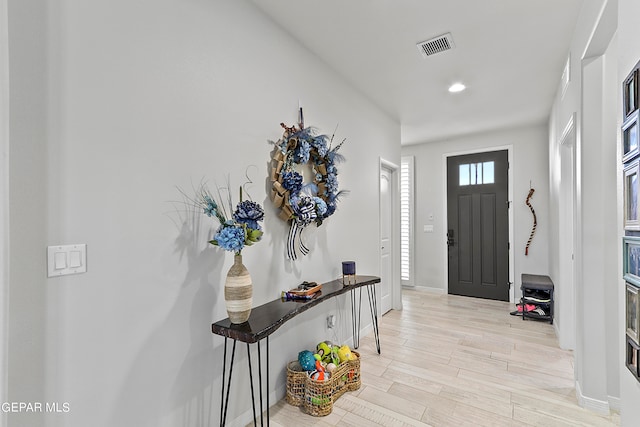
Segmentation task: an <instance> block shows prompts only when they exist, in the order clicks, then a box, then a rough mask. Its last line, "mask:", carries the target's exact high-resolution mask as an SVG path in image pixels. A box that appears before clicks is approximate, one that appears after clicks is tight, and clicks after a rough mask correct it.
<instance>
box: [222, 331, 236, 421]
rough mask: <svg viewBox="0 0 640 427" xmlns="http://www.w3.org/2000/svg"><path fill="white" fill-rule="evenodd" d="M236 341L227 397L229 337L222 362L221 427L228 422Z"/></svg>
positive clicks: (225, 343)
mask: <svg viewBox="0 0 640 427" xmlns="http://www.w3.org/2000/svg"><path fill="white" fill-rule="evenodd" d="M236 342H237V341H236V340H233V350H232V351H231V361H230V363H229V379H228V382H227V394H226V396H225V391H224V382H225V376H226V373H227V337H225V338H224V360H223V362H222V395H221V397H222V399H221V402H220V426H221V427H222V426H224V425H225V423H226V422H227V409H228V408H229V390H231V376H232V375H233V360H234V359H235V356H236Z"/></svg>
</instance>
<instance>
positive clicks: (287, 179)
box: [282, 171, 302, 194]
mask: <svg viewBox="0 0 640 427" xmlns="http://www.w3.org/2000/svg"><path fill="white" fill-rule="evenodd" d="M282 186H283V187H284V188H285V189H286V190H289V192H290V193H292V194H297V193H299V192H300V190H301V189H302V175H300V174H299V173H298V172H295V171H293V172H292V171H287V172H285V173H283V174H282Z"/></svg>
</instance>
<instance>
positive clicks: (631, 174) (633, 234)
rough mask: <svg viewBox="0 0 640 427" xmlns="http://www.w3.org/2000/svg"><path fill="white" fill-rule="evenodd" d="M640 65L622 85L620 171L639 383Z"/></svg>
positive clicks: (629, 345)
mask: <svg viewBox="0 0 640 427" xmlns="http://www.w3.org/2000/svg"><path fill="white" fill-rule="evenodd" d="M639 78H640V62H638V63H637V64H636V65H635V66H634V67H633V69H632V70H631V72H630V73H629V74H628V75H627V77H626V78H625V79H624V81H623V82H622V127H621V138H620V139H621V141H620V142H621V145H622V147H621V148H622V166H623V167H622V169H623V183H624V184H623V193H624V194H623V198H624V214H623V215H624V218H623V219H624V234H625V236H624V237H623V240H622V251H623V263H622V264H623V265H622V277H623V278H624V280H625V281H624V283H625V331H624V334H625V336H626V354H625V365H626V366H627V369H629V371H630V372H631V373H632V374H633V376H634V377H635V378H636V380H637V381H638V382H640V110H639V109H638V103H639V102H640V97H639V94H640V88H639V87H638V83H639V81H638V80H639Z"/></svg>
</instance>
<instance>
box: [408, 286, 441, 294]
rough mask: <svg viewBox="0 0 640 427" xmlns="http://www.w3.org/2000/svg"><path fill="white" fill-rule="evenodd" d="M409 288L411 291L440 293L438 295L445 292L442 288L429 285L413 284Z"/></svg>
mask: <svg viewBox="0 0 640 427" xmlns="http://www.w3.org/2000/svg"><path fill="white" fill-rule="evenodd" d="M409 289H411V290H413V291H423V292H430V293H432V294H440V295H443V294H444V293H445V292H444V289H442V288H432V287H430V286H413V287H411V288H409Z"/></svg>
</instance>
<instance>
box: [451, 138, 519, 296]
mask: <svg viewBox="0 0 640 427" xmlns="http://www.w3.org/2000/svg"><path fill="white" fill-rule="evenodd" d="M504 150H506V151H507V158H508V161H509V168H508V181H507V182H508V184H507V185H508V186H509V188H508V189H507V199H508V200H509V202H510V203H509V242H510V243H511V245H510V248H509V282H510V283H511V285H510V286H509V302H512V303H513V302H514V301H515V286H514V284H515V279H514V277H515V276H514V274H515V272H514V269H515V261H514V251H513V171H512V168H511V165H512V164H513V145H500V146H496V147H486V148H476V149H469V150H464V151H455V152H450V153H444V154H443V155H442V210H443V215H442V229H443V230H447V227H448V224H447V215H448V213H449V212H448V210H447V159H448V158H449V157H456V156H463V155H465V154H477V153H488V152H491V151H504ZM441 253H442V260H443V265H444V270H443V271H444V277H443V279H444V284H443V289H444V293H445V294H448V293H449V257H448V248H447V238H446V236H442V246H441Z"/></svg>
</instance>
